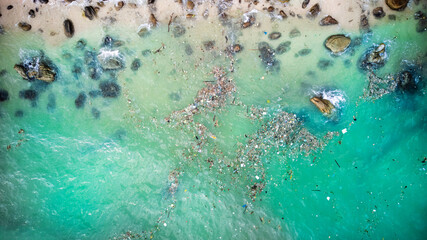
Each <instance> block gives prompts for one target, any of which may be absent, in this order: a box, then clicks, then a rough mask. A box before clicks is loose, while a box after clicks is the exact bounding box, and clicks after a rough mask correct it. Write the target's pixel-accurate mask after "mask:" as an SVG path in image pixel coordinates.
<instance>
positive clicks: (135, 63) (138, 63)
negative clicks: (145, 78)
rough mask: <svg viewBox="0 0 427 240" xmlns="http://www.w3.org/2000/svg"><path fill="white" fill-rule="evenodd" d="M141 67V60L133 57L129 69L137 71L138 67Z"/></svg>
mask: <svg viewBox="0 0 427 240" xmlns="http://www.w3.org/2000/svg"><path fill="white" fill-rule="evenodd" d="M140 67H141V60H139V58H135V59H134V60H133V61H132V64H131V66H130V69H131V70H132V71H134V72H135V71H138V69H139V68H140Z"/></svg>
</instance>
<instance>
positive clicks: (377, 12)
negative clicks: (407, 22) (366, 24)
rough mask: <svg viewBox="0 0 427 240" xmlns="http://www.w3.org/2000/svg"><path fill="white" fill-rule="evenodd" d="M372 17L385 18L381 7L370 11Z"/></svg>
mask: <svg viewBox="0 0 427 240" xmlns="http://www.w3.org/2000/svg"><path fill="white" fill-rule="evenodd" d="M372 15H374V17H375V18H383V17H385V12H384V10H383V8H382V7H377V8H374V10H372Z"/></svg>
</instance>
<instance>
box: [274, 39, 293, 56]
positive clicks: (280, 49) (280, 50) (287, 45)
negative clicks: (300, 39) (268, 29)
mask: <svg viewBox="0 0 427 240" xmlns="http://www.w3.org/2000/svg"><path fill="white" fill-rule="evenodd" d="M290 49H291V41H286V42H282V43H280V44H279V46H277V48H276V54H279V55H281V54H284V53H285V52H288V51H289V50H290Z"/></svg>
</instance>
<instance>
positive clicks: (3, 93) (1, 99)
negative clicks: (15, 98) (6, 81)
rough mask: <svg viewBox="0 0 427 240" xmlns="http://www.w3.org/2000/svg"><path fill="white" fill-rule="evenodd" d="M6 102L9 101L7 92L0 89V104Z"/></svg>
mask: <svg viewBox="0 0 427 240" xmlns="http://www.w3.org/2000/svg"><path fill="white" fill-rule="evenodd" d="M6 100H9V92H7V91H6V90H5V89H0V102H4V101H6Z"/></svg>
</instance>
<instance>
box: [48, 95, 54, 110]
mask: <svg viewBox="0 0 427 240" xmlns="http://www.w3.org/2000/svg"><path fill="white" fill-rule="evenodd" d="M55 108H56V97H55V95H54V94H53V93H51V94H49V95H48V96H47V110H48V111H49V112H53V111H54V110H55Z"/></svg>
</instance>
